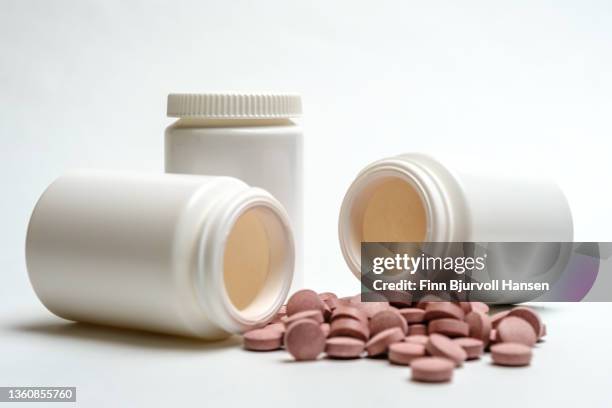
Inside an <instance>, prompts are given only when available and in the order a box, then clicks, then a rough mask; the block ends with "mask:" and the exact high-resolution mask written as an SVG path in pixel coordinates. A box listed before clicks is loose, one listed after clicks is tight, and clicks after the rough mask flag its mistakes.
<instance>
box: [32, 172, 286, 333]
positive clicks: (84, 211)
mask: <svg viewBox="0 0 612 408" xmlns="http://www.w3.org/2000/svg"><path fill="white" fill-rule="evenodd" d="M293 263H294V252H293V239H292V234H291V228H290V226H289V219H288V217H287V214H286V212H285V211H284V209H283V207H282V206H281V205H280V203H279V202H278V201H277V200H276V199H274V198H273V197H272V196H271V195H270V194H269V193H267V192H265V191H263V190H261V189H258V188H253V187H249V186H248V185H247V184H245V183H244V182H242V181H240V180H237V179H234V178H230V177H204V176H190V175H170V174H147V173H134V172H107V171H75V172H72V173H69V174H66V175H64V176H62V177H60V178H59V179H57V180H56V181H55V182H53V183H52V184H51V185H50V186H49V187H48V188H47V190H46V191H45V192H44V193H43V195H42V196H41V198H40V199H39V201H38V203H37V204H36V207H35V209H34V211H33V213H32V217H31V219H30V223H29V226H28V233H27V239H26V264H27V269H28V274H29V277H30V281H31V283H32V286H33V288H34V290H35V292H36V294H37V296H38V298H39V299H40V300H41V301H42V303H43V304H44V305H45V306H46V307H47V309H49V310H50V311H51V312H52V313H54V314H56V315H58V316H60V317H63V318H65V319H69V320H74V321H81V322H90V323H96V324H104V325H111V326H117V327H125V328H133V329H142V330H148V331H156V332H161V333H169V334H176V335H182V336H191V337H198V338H203V339H210V340H213V339H220V338H224V337H227V336H229V335H230V334H232V333H239V332H242V331H245V330H248V329H251V328H253V327H257V326H259V325H262V324H264V323H265V322H266V321H268V320H270V319H271V318H272V317H273V316H274V315H275V313H276V311H277V310H278V309H279V308H280V306H281V305H282V304H283V302H284V301H285V298H286V297H287V294H288V292H289V288H290V284H291V281H292V277H293Z"/></svg>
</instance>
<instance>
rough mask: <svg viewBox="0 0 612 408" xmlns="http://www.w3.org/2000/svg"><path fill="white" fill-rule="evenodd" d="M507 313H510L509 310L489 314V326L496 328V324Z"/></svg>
mask: <svg viewBox="0 0 612 408" xmlns="http://www.w3.org/2000/svg"><path fill="white" fill-rule="evenodd" d="M509 313H510V311H509V310H504V311H503V312H499V313H495V314H494V315H493V316H491V327H492V328H494V329H497V325H498V324H499V323H500V322H501V321H502V320H503V319H504V318H505V317H507V316H508V314H509Z"/></svg>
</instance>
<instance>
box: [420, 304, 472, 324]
mask: <svg viewBox="0 0 612 408" xmlns="http://www.w3.org/2000/svg"><path fill="white" fill-rule="evenodd" d="M464 316H465V313H463V310H461V307H459V306H457V305H456V304H454V303H451V302H430V303H428V304H427V307H426V308H425V316H424V319H425V320H435V319H443V318H452V319H459V320H463V317H464Z"/></svg>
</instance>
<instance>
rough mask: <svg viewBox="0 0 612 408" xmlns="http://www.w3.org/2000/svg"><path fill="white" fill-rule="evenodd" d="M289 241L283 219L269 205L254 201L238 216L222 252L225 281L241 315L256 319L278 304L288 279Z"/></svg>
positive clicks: (229, 297)
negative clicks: (253, 204)
mask: <svg viewBox="0 0 612 408" xmlns="http://www.w3.org/2000/svg"><path fill="white" fill-rule="evenodd" d="M289 245H290V241H289V240H288V239H287V232H286V229H285V226H284V225H283V222H282V220H280V219H279V217H278V216H277V215H276V214H275V213H274V212H273V211H272V210H271V209H270V208H269V207H265V206H260V205H255V206H252V207H250V208H248V209H246V210H245V211H244V212H242V213H241V214H240V215H239V216H238V217H237V218H236V220H235V222H234V224H233V226H232V227H231V230H230V232H229V234H228V236H227V240H226V242H225V249H224V252H223V285H224V289H225V293H226V296H227V299H228V300H229V303H230V305H231V308H232V309H233V311H234V313H235V314H237V315H239V316H240V317H241V318H242V319H244V320H247V321H257V320H259V319H260V317H261V316H263V315H265V314H267V313H269V311H270V310H271V309H274V308H275V303H276V301H277V298H278V295H279V293H283V289H284V285H285V283H286V281H287V267H288V264H289V261H290V259H289V258H290V256H289V255H288V254H291V252H292V250H291V249H290V247H289ZM289 280H290V279H289Z"/></svg>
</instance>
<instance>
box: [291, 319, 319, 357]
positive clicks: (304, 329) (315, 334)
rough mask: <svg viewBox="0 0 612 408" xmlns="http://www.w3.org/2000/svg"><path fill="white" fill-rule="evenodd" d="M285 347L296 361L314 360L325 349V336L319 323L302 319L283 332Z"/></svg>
mask: <svg viewBox="0 0 612 408" xmlns="http://www.w3.org/2000/svg"><path fill="white" fill-rule="evenodd" d="M284 340H285V348H286V349H287V351H288V352H289V353H290V354H291V355H292V356H293V358H295V359H296V360H298V361H306V360H315V359H316V358H317V357H318V356H319V354H321V353H322V352H323V350H325V336H324V335H323V330H321V326H320V324H319V323H317V322H315V321H313V320H310V319H303V320H299V321H297V322H294V323H293V324H291V325H290V326H289V327H288V328H287V331H286V332H285V339H284Z"/></svg>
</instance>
